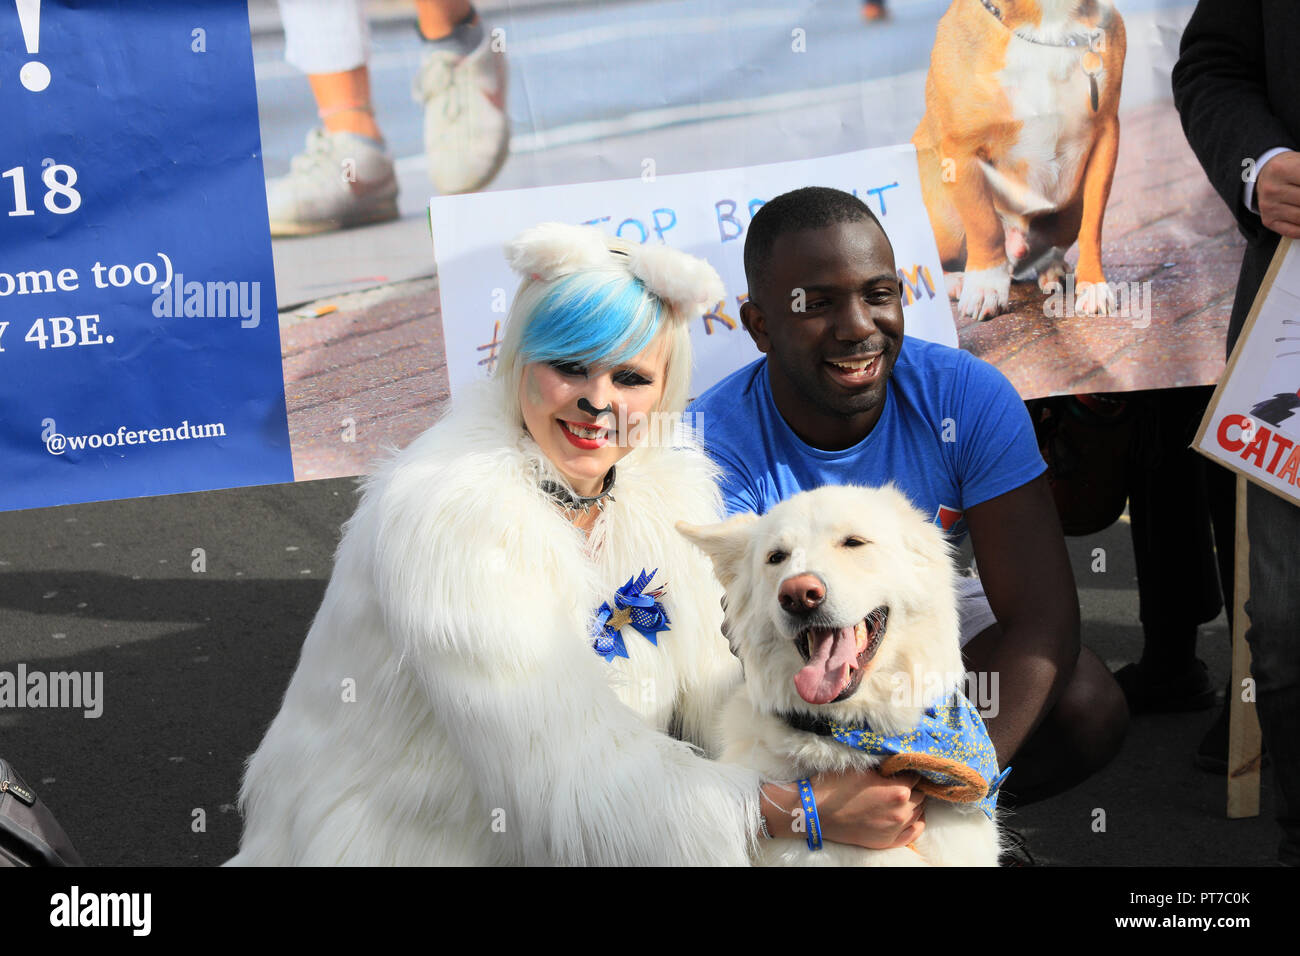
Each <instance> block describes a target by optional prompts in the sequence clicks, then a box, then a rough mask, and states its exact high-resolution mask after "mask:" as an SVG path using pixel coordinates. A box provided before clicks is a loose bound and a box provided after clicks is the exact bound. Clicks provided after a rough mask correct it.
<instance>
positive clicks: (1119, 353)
mask: <svg viewBox="0 0 1300 956" xmlns="http://www.w3.org/2000/svg"><path fill="white" fill-rule="evenodd" d="M1120 123H1121V128H1120V151H1119V160H1118V162H1117V164H1116V168H1115V180H1114V184H1113V186H1112V188H1111V195H1110V203H1109V205H1108V206H1107V209H1106V218H1105V221H1104V223H1103V230H1102V265H1103V268H1104V269H1105V270H1106V278H1107V281H1109V282H1112V283H1116V282H1126V283H1128V282H1138V283H1145V282H1148V281H1149V282H1150V283H1151V287H1150V288H1151V299H1150V302H1151V324H1150V326H1149V327H1148V328H1145V329H1141V328H1136V327H1135V323H1138V324H1140V322H1141V321H1142V320H1141V319H1140V318H1132V317H1128V318H1119V317H1103V318H1097V317H1080V316H1071V317H1059V318H1058V317H1049V316H1047V315H1045V314H1044V304H1045V297H1044V296H1043V294H1042V293H1041V292H1039V291H1038V287H1037V285H1036V284H1035V283H1033V282H1028V283H1012V286H1011V304H1012V308H1013V311H1012V312H1010V313H1008V314H1005V315H1001V316H998V317H997V318H995V319H992V320H989V321H985V322H978V323H977V322H973V321H971V320H969V319H966V320H962V321H960V322H959V323H958V338H959V341H960V344H961V347H962V348H964V349H966V350H967V351H969V352H972V353H973V354H975V355H978V356H979V357H980V358H982V359H985V360H986V361H989V362H992V363H993V364H994V365H996V366H997V367H998V368H999V369H1001V371H1002V372H1003V374H1005V375H1006V376H1007V377H1008V378H1009V379H1011V381H1012V383H1013V384H1014V385H1015V386H1016V389H1017V390H1018V391H1019V392H1020V394H1021V395H1022V396H1024V397H1026V398H1034V397H1039V396H1043V395H1049V394H1077V393H1080V392H1106V391H1125V390H1129V389H1140V388H1157V387H1161V386H1185V385H1203V384H1208V383H1212V382H1214V381H1216V380H1217V379H1218V377H1219V374H1220V373H1221V372H1222V371H1223V366H1224V349H1225V342H1226V339H1227V327H1228V316H1229V313H1230V312H1231V311H1232V298H1233V294H1234V292H1235V290H1236V285H1237V270H1238V268H1239V266H1240V264H1241V251H1242V248H1243V245H1244V240H1243V239H1242V238H1241V236H1240V234H1239V233H1238V232H1237V229H1236V225H1235V223H1234V222H1233V220H1232V216H1231V215H1230V214H1229V213H1228V210H1227V208H1226V207H1225V206H1224V204H1223V201H1222V200H1221V199H1220V198H1219V196H1218V194H1217V193H1215V192H1214V190H1213V189H1212V188H1211V187H1210V184H1209V181H1208V180H1207V179H1206V178H1205V174H1204V172H1203V171H1202V170H1201V167H1200V165H1199V164H1198V163H1197V161H1196V157H1195V156H1194V155H1193V154H1192V151H1191V147H1189V146H1188V145H1187V141H1186V139H1185V138H1184V136H1183V131H1182V127H1181V126H1180V125H1179V122H1178V115H1177V113H1175V112H1174V109H1173V107H1172V106H1171V105H1170V104H1168V103H1163V104H1154V105H1152V106H1148V107H1144V108H1142V109H1138V110H1133V111H1130V112H1128V113H1125V114H1123V115H1122V116H1121V117H1120ZM1152 157H1159V159H1158V160H1155V159H1153V158H1152ZM1068 258H1069V260H1070V261H1071V262H1073V261H1074V260H1075V259H1076V258H1077V247H1076V249H1075V250H1073V251H1072V252H1071V253H1070V254H1069V256H1068Z"/></svg>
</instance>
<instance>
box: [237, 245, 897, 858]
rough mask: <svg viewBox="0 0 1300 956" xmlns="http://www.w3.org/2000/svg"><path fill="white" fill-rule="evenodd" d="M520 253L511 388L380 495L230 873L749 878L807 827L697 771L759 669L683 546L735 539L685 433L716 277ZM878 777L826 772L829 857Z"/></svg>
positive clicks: (614, 256)
mask: <svg viewBox="0 0 1300 956" xmlns="http://www.w3.org/2000/svg"><path fill="white" fill-rule="evenodd" d="M507 255H508V257H509V259H510V262H511V264H512V266H513V267H514V268H515V270H516V271H517V272H519V273H520V274H521V276H522V278H523V281H522V284H521V286H520V288H519V291H518V293H517V295H516V297H515V301H514V303H513V306H512V309H511V313H510V317H509V321H508V327H507V331H506V335H505V338H504V342H503V348H502V352H501V356H500V360H499V364H498V368H497V371H496V375H495V377H494V378H493V379H492V380H491V381H488V382H484V383H481V385H480V386H478V387H477V388H476V389H470V390H467V391H466V394H465V395H464V396H463V397H462V396H458V397H457V400H456V402H455V403H454V406H453V408H452V410H451V412H450V413H449V414H448V415H447V416H446V417H445V418H444V419H443V420H442V421H440V422H439V423H438V424H436V425H434V426H433V427H432V428H430V429H429V430H428V431H426V432H425V433H424V434H423V435H421V436H420V437H419V438H417V439H416V440H415V441H414V442H413V443H412V444H411V445H410V446H409V447H407V448H406V449H405V450H404V451H402V452H400V453H399V454H397V455H396V456H395V457H393V458H392V459H390V460H389V461H387V462H385V463H383V464H382V466H381V467H379V469H378V470H377V471H376V472H375V473H374V474H373V475H371V476H370V477H369V478H368V479H366V481H365V485H364V492H363V495H362V501H361V504H360V506H359V508H358V509H357V512H356V514H355V515H354V516H353V517H352V518H351V519H350V520H349V521H348V523H347V525H346V527H345V533H344V537H343V541H342V543H341V545H340V546H339V550H338V554H337V558H336V562H335V568H334V574H333V576H332V578H331V580H330V584H329V588H328V590H327V591H326V594H325V599H324V603H323V604H322V606H321V609H320V612H319V614H317V616H316V619H315V622H314V623H313V625H312V628H311V631H310V633H309V634H308V636H307V641H306V644H305V645H304V648H303V652H302V658H301V660H300V661H299V664H298V669H297V671H296V673H295V674H294V677H293V680H292V682H291V683H290V686H289V689H288V692H287V693H286V695H285V699H284V704H283V706H282V708H281V710H280V713H279V715H278V716H277V717H276V719H275V721H274V722H273V723H272V725H271V727H270V729H269V730H268V732H267V734H266V737H265V739H264V740H263V742H262V744H261V746H260V747H259V748H258V750H257V752H256V753H255V754H254V755H253V757H252V758H251V760H250V761H249V764H248V771H247V774H246V777H245V780H244V785H243V789H242V791H241V797H240V799H241V807H242V810H243V812H244V815H245V829H244V835H243V840H242V844H241V849H240V852H239V854H238V855H237V856H236V857H235V859H234V860H232V861H231V862H232V863H239V864H336V863H356V864H431V863H432V864H522V863H541V864H547V863H553V864H743V863H746V862H747V861H748V859H749V852H750V849H751V847H752V845H753V841H754V840H755V839H756V838H760V837H759V836H758V834H759V831H760V827H763V828H768V829H769V830H770V832H772V835H773V836H789V835H800V834H792V832H791V831H792V830H793V829H794V825H793V818H792V817H791V816H790V814H789V813H788V812H787V811H788V810H789V809H790V808H791V807H793V806H795V805H796V804H797V797H795V796H793V795H792V792H791V791H790V790H789V789H788V788H787V787H783V786H781V785H780V784H778V783H765V782H764V781H762V780H760V778H759V776H758V774H757V773H756V772H754V771H751V770H748V769H744V768H741V767H736V766H728V765H723V764H719V763H715V762H713V761H711V760H709V759H707V757H706V756H705V754H708V753H712V752H713V750H714V747H713V743H714V742H713V739H712V734H713V724H714V721H715V719H716V716H717V713H718V710H719V708H720V706H721V703H722V701H723V700H724V699H725V698H726V697H727V696H728V694H729V692H730V691H732V690H733V689H734V688H735V686H736V684H737V682H738V681H739V680H740V678H741V675H740V670H739V666H738V664H737V662H736V661H735V659H734V658H733V657H732V656H731V655H730V653H729V651H728V647H727V642H726V639H725V638H724V637H723V636H722V609H721V606H720V598H721V593H722V591H721V587H720V586H719V585H718V584H717V582H716V581H715V579H714V577H713V573H712V568H711V565H710V563H709V560H708V559H707V558H706V557H705V556H704V554H703V553H702V552H700V551H698V550H697V549H696V548H695V546H694V545H692V544H690V543H688V542H687V541H686V539H685V538H683V537H682V536H680V535H679V534H678V533H677V532H676V531H675V530H674V524H675V523H676V522H677V521H687V522H690V523H692V524H708V523H711V522H714V521H716V520H718V518H719V515H720V504H719V499H718V493H717V490H716V487H715V485H714V476H715V472H714V469H713V466H712V465H711V463H710V462H709V460H708V458H707V457H706V456H705V455H704V454H703V453H702V452H701V451H699V450H698V449H697V448H694V447H692V446H691V444H690V442H689V439H688V437H687V436H686V435H685V434H684V433H682V432H681V431H679V430H676V429H674V428H672V427H671V423H672V421H673V420H674V419H675V418H679V417H680V413H681V412H682V410H683V409H684V407H685V404H686V401H687V397H688V388H689V384H690V374H691V354H690V337H689V323H690V322H691V321H693V320H694V319H696V318H698V316H699V315H700V314H701V313H702V312H703V311H706V310H708V309H711V308H713V307H715V306H716V305H717V304H718V303H719V301H720V300H721V299H722V297H723V289H722V284H721V281H720V280H719V279H718V276H717V273H716V272H715V271H714V270H713V269H712V267H711V266H709V265H708V264H707V263H705V262H704V261H702V260H700V259H696V258H694V257H692V256H688V255H685V254H683V253H680V252H676V251H673V250H671V249H668V248H666V247H662V246H636V245H631V244H628V243H625V242H622V241H620V240H615V239H612V238H609V237H606V236H605V235H604V234H602V233H601V232H600V231H599V230H598V229H595V228H591V227H576V226H565V225H559V224H547V225H542V226H538V227H535V228H534V229H531V230H529V231H527V232H525V233H524V234H522V235H521V236H519V237H518V238H517V239H516V240H514V241H513V242H512V243H511V244H510V245H509V246H508V247H507ZM665 420H667V422H668V425H667V426H666V425H665ZM701 751H703V753H702V752H701ZM862 783H863V780H862V779H859V778H857V777H855V776H849V775H846V776H836V777H830V776H828V777H827V778H825V779H821V778H816V779H814V784H815V785H816V786H817V787H818V794H817V796H818V800H819V803H820V805H821V807H822V811H821V825H822V827H823V828H824V829H825V831H826V834H827V838H828V839H835V838H837V837H838V838H839V839H841V840H843V841H845V842H859V843H863V844H864V845H865V841H866V837H865V835H864V834H865V833H866V831H865V829H864V827H863V822H862V816H863V814H862V812H861V806H862V798H861V797H860V796H859V791H860V789H861V784H862ZM760 789H761V790H762V794H761V795H760ZM761 796H762V797H763V798H765V799H761ZM778 807H779V808H780V809H777V808H778ZM760 810H761V811H762V816H763V817H764V818H765V819H764V820H763V821H762V823H760ZM769 825H770V827H769ZM919 825H920V824H919V823H918V824H917V826H919Z"/></svg>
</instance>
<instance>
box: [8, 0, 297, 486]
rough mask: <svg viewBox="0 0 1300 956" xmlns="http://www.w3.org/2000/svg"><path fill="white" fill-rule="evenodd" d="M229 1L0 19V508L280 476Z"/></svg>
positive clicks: (262, 254) (281, 456) (264, 266)
mask: <svg viewBox="0 0 1300 956" xmlns="http://www.w3.org/2000/svg"><path fill="white" fill-rule="evenodd" d="M257 116H258V113H257V98H256V91H255V87H254V82H253V61H252V51H251V44H250V38H249V26H248V10H247V7H246V5H245V4H244V3H242V2H231V0H224V2H223V0H205V2H192V3H184V4H180V3H175V2H173V0H122V2H116V3H112V2H97V3H94V4H91V5H81V4H67V3H52V2H50V0H45V2H40V0H17V3H16V5H15V4H12V3H11V4H7V5H3V6H0V130H3V131H4V135H3V137H2V138H0V510H11V509H19V508H36V507H42V506H46V505H55V504H66V503H71V502H81V501H101V500H109V499H115V498H127V497H139V496H144V495H158V494H171V493H177V492H187V491H201V490H207V489H214V488H229V487H236V486H241V485H256V484H269V483H273V482H285V481H292V480H293V465H292V461H291V458H290V451H289V434H288V424H287V418H286V412H285V400H284V379H283V373H282V371H281V361H280V334H279V324H278V321H277V310H276V300H275V283H274V276H273V272H272V259H271V240H270V234H269V231H268V226H267V210H266V194H265V187H264V185H263V173H262V160H261V139H260V135H259V131H258V122H257Z"/></svg>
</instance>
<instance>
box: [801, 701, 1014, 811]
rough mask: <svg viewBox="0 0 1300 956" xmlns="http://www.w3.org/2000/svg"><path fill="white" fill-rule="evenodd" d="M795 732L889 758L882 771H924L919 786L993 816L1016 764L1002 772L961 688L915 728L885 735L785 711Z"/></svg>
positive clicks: (925, 714)
mask: <svg viewBox="0 0 1300 956" xmlns="http://www.w3.org/2000/svg"><path fill="white" fill-rule="evenodd" d="M778 716H779V717H780V718H781V719H782V720H784V721H785V722H786V724H788V725H789V726H791V727H793V728H794V729H795V730H802V731H805V732H807V733H812V734H817V735H818V736H820V737H830V738H832V739H834V740H836V741H838V742H840V743H842V744H844V745H845V746H846V747H852V748H853V749H854V750H861V751H862V752H864V753H868V754H872V755H874V756H879V757H885V758H886V759H885V760H884V761H883V762H882V763H881V765H880V767H879V770H880V772H881V773H882V774H883V775H884V776H887V777H888V776H893V775H894V774H896V773H901V772H902V771H904V770H911V771H914V772H915V773H918V774H920V776H921V782H920V783H919V784H918V786H919V787H920V788H921V790H923V791H924V792H925V793H927V794H929V795H930V796H934V797H938V798H939V799H940V800H946V801H948V802H950V803H975V804H978V805H979V808H980V809H981V810H983V811H984V814H985V815H986V816H987V817H989V818H990V819H992V817H993V811H994V809H995V808H996V807H997V801H998V798H997V792H998V788H1000V787H1001V786H1002V781H1004V780H1005V779H1006V778H1007V774H1009V773H1010V772H1011V768H1010V767H1007V768H1006V769H1005V770H1003V771H1002V772H1001V773H999V772H998V760H997V753H996V751H994V749H993V741H991V740H990V739H989V735H988V731H987V730H985V729H984V722H983V721H982V720H980V716H979V714H978V713H977V712H976V710H975V708H974V707H972V706H971V702H970V701H969V700H967V699H966V697H965V695H964V694H962V693H961V692H959V691H954V692H953V693H952V695H951V696H950V697H947V698H945V699H943V700H940V701H939V702H937V703H935V704H932V705H931V706H929V707H927V708H926V709H925V711H924V712H923V713H922V716H921V721H920V723H919V724H917V726H916V727H915V728H914V729H913V730H909V731H907V732H906V733H902V734H882V733H877V732H876V731H874V730H872V729H871V728H870V727H868V726H867V725H866V724H841V723H839V722H838V721H834V720H827V719H826V718H824V717H813V716H811V715H809V714H805V713H793V712H790V713H781V714H779V715H778Z"/></svg>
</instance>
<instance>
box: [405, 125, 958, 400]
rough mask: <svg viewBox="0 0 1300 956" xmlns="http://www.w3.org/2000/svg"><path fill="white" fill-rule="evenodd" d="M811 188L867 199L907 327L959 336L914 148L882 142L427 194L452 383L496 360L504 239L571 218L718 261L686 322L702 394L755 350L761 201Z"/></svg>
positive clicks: (505, 279) (506, 290)
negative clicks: (710, 301) (672, 169)
mask: <svg viewBox="0 0 1300 956" xmlns="http://www.w3.org/2000/svg"><path fill="white" fill-rule="evenodd" d="M807 185H829V186H834V187H837V188H839V189H843V190H845V191H846V192H852V193H854V194H856V195H857V196H859V197H860V198H862V199H863V201H864V202H866V203H867V205H868V207H869V208H870V209H871V210H872V212H874V213H875V214H876V215H877V216H878V217H879V219H880V221H881V223H882V224H883V225H884V227H885V230H886V231H887V232H888V234H889V238H890V241H891V242H892V243H893V246H894V253H895V260H896V265H897V266H898V272H899V279H900V280H901V282H902V285H903V303H904V306H905V309H906V311H905V316H906V321H907V332H908V334H909V335H914V336H917V337H918V338H923V339H928V340H930V341H935V342H942V343H944V344H947V345H956V344H957V335H956V329H955V328H954V326H953V322H952V313H951V310H950V308H949V305H948V299H947V296H946V295H944V294H943V288H942V278H941V277H942V275H943V272H942V271H941V269H940V267H939V261H938V253H937V251H936V249H935V245H934V238H933V236H932V235H931V233H930V225H929V219H928V218H927V216H926V212H925V207H924V206H923V205H922V203H921V195H920V186H919V183H918V181H917V173H916V156H915V153H914V152H913V150H912V148H911V147H910V146H904V147H888V148H884V149H873V150H862V151H860V152H856V153H847V154H844V155H840V156H830V157H825V158H822V159H814V160H806V161H801V162H794V163H777V164H772V165H766V166H752V167H747V168H743V169H728V170H719V171H712V172H703V173H687V174H683V175H676V176H659V177H653V178H650V179H631V180H618V181H613V182H603V183H590V184H579V185H568V186H553V187H545V188H539V189H526V190H517V191H510V192H489V193H476V194H472V195H467V196H447V197H438V198H435V199H434V200H432V201H431V203H430V206H429V217H430V224H431V227H432V230H433V241H434V254H435V257H436V258H437V262H438V275H439V287H440V292H441V296H442V323H443V332H444V337H445V341H446V347H447V369H448V377H449V379H450V383H451V388H452V392H453V393H455V391H456V389H457V388H458V387H459V386H461V385H464V384H467V383H469V382H471V381H474V380H476V379H479V378H482V377H483V376H484V375H487V374H490V372H491V371H492V369H493V367H494V365H495V361H496V356H497V349H498V348H499V347H500V344H501V339H502V337H503V325H504V321H505V315H506V313H507V312H508V310H509V305H510V297H511V296H512V295H513V293H514V289H515V288H516V286H517V285H518V277H516V276H515V275H514V274H513V273H512V272H511V271H510V269H509V267H508V266H507V265H506V262H505V257H504V255H503V254H502V247H503V246H504V245H505V243H506V242H508V241H509V240H510V239H512V238H513V237H514V236H515V235H517V234H518V233H520V232H522V231H523V230H524V229H526V228H528V227H529V226H533V225H536V224H537V223H539V222H572V223H579V224H586V225H595V226H599V227H601V228H603V229H605V230H606V231H608V232H609V233H611V234H612V235H617V236H620V237H622V238H624V239H626V240H628V241H631V242H640V243H647V242H650V243H663V244H667V245H671V246H673V247H674V248H677V249H681V250H683V251H685V252H689V253H692V254H693V255H697V256H701V257H703V258H705V259H708V260H709V261H710V262H711V263H712V264H713V266H714V267H715V268H716V269H717V270H718V273H719V274H720V275H721V276H722V281H723V283H724V285H725V286H726V289H727V293H728V297H727V298H726V299H724V300H722V301H720V302H718V303H716V304H715V305H714V307H713V308H712V309H710V310H709V311H708V312H705V313H704V314H702V315H701V316H700V321H699V322H698V323H697V324H696V325H695V326H694V327H693V328H692V337H693V341H694V346H695V357H696V373H695V380H694V382H693V384H692V393H693V394H699V393H700V392H701V391H702V390H703V389H705V388H707V387H708V386H709V385H711V384H713V383H714V382H716V381H718V380H719V379H720V378H722V377H723V376H724V375H726V374H728V373H729V372H732V371H734V370H735V369H737V368H739V367H741V366H742V365H744V364H746V363H748V362H751V361H753V360H754V358H756V357H757V355H758V352H757V350H755V349H754V346H753V344H752V343H751V342H750V340H749V336H748V335H747V334H746V333H745V331H744V330H743V328H741V325H740V321H739V309H740V305H741V304H742V303H743V302H744V301H745V299H746V298H747V292H746V283H745V277H744V266H743V251H744V237H745V230H746V229H747V228H748V225H749V223H750V222H751V221H752V220H753V217H754V214H755V213H756V212H757V211H758V210H759V208H760V207H761V206H762V205H763V203H764V202H766V201H767V200H768V199H770V198H771V197H773V196H777V195H780V194H781V193H784V192H788V191H789V190H792V189H798V188H799V187H801V186H807ZM935 277H940V279H939V282H937V283H936V281H935ZM733 303H734V305H733Z"/></svg>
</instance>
